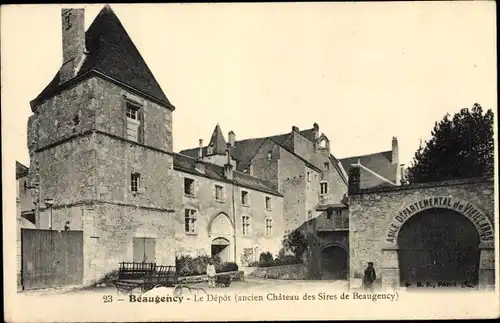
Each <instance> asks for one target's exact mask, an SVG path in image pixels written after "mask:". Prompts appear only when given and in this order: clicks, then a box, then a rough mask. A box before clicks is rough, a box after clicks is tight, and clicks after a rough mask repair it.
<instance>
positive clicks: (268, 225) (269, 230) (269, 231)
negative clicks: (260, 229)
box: [266, 219, 273, 237]
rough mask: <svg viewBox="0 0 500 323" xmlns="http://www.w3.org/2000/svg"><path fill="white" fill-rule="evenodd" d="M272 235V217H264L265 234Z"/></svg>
mask: <svg viewBox="0 0 500 323" xmlns="http://www.w3.org/2000/svg"><path fill="white" fill-rule="evenodd" d="M272 235H273V219H266V236H268V237H270V236H272Z"/></svg>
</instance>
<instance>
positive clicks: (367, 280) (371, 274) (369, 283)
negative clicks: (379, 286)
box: [363, 261, 377, 291]
mask: <svg viewBox="0 0 500 323" xmlns="http://www.w3.org/2000/svg"><path fill="white" fill-rule="evenodd" d="M375 279H377V275H376V274H375V268H373V262H371V261H370V262H369V263H368V267H366V269H365V276H364V277H363V285H364V287H365V289H368V290H370V291H372V290H373V282H374V281H375Z"/></svg>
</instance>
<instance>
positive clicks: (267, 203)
mask: <svg viewBox="0 0 500 323" xmlns="http://www.w3.org/2000/svg"><path fill="white" fill-rule="evenodd" d="M271 208H272V205H271V198H270V197H269V196H266V209H267V210H270V209H271Z"/></svg>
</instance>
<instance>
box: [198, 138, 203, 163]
mask: <svg viewBox="0 0 500 323" xmlns="http://www.w3.org/2000/svg"><path fill="white" fill-rule="evenodd" d="M198 147H199V149H198V158H199V159H202V158H203V139H200V140H199V141H198Z"/></svg>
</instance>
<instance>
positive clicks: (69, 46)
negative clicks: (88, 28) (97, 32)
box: [60, 9, 86, 84]
mask: <svg viewBox="0 0 500 323" xmlns="http://www.w3.org/2000/svg"><path fill="white" fill-rule="evenodd" d="M61 23H62V25H61V28H62V51H63V55H62V56H63V65H62V67H61V73H60V83H61V84H62V83H65V82H67V81H69V80H71V79H72V78H73V77H75V75H76V73H77V72H78V69H79V67H80V66H81V64H82V63H83V59H84V58H85V53H86V49H85V9H61Z"/></svg>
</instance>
